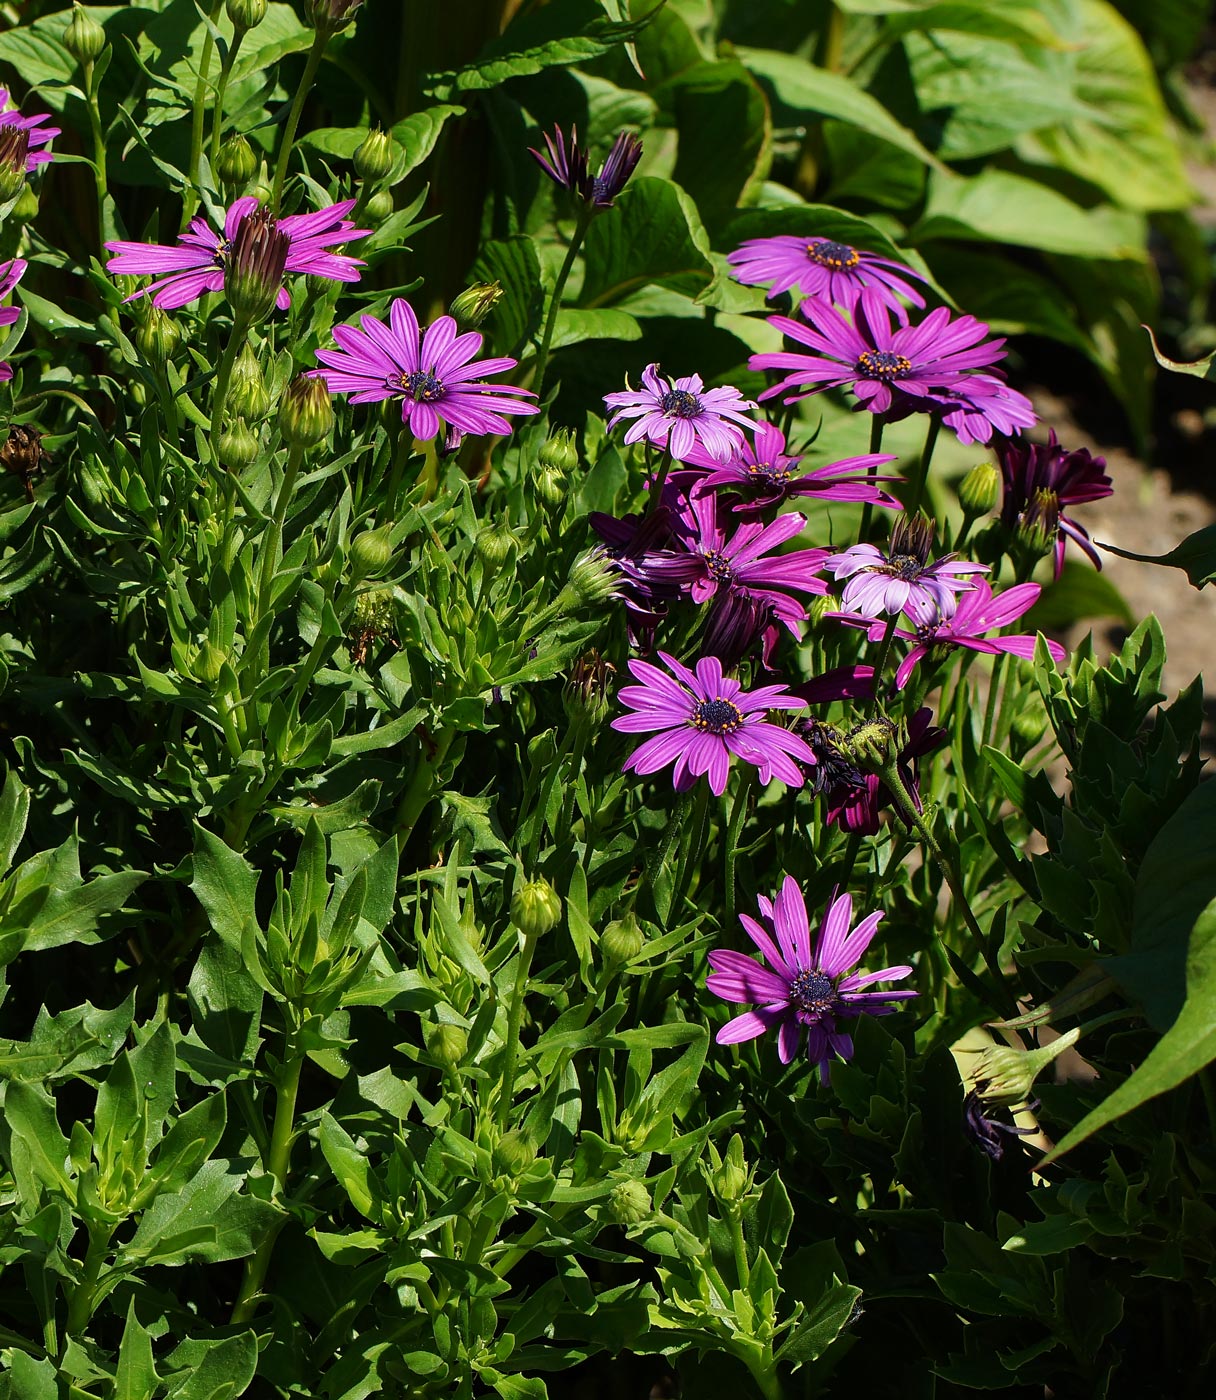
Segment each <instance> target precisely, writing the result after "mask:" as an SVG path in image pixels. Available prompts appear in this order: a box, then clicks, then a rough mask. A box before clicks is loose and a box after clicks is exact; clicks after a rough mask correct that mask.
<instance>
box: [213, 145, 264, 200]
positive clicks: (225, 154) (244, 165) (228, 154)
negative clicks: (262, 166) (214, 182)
mask: <svg viewBox="0 0 1216 1400" xmlns="http://www.w3.org/2000/svg"><path fill="white" fill-rule="evenodd" d="M258 164H259V162H258V157H257V152H256V151H255V150H254V149H253V147H252V146H251V145H250V144H249V142H248V141H247V140H246V139H245V138H244V137H243V136H242V135H241V134H240V132H233V134H232V135H231V136H229V137H228V139H227V140H226V141H225V142H224V144H223V145H222V146H221V147H220V149H219V153H218V154H217V155H216V158H215V173H216V176H217V177H218V179H219V182H220V184H221V185H223V186H224V188H225V189H226V190H240V189H244V188H245V186H246V185H247V184H248V183H249V182H250V180H252V179H253V177H254V176H255V175H256V174H257V173H258Z"/></svg>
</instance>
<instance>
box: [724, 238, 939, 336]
mask: <svg viewBox="0 0 1216 1400" xmlns="http://www.w3.org/2000/svg"><path fill="white" fill-rule="evenodd" d="M726 261H727V262H728V263H730V265H731V276H732V277H734V279H735V280H736V281H737V282H742V283H744V285H745V286H749V287H762V286H764V285H765V284H766V283H770V284H771V285H770V286H769V289H768V293H767V296H768V299H769V300H770V301H771V300H772V299H773V297H775V296H779V295H780V294H781V293H782V292H788V291H790V290H792V289H793V288H797V289H798V291H800V292H801V293H802V295H803V296H804V297H820V298H822V299H823V300H824V301H827V302H831V303H833V304H834V305H836V306H842V307H844V309H845V310H846V311H852V309H853V308H854V306H856V305H857V298H858V297H859V296H860V295H861V294H862V292H863V291H866V290H867V289H868V290H870V291H872V292H873V293H874V295H875V296H877V297H878V298H879V299H880V300H881V301H882V303H883V305H884V306H887V307H889V308H890V309H891V310H892V311H894V312H895V314H896V316H897V317H898V318H899V320H900V321H901V322H904V323H906V322H907V320H908V313H907V310H906V309H905V308H904V305H903V302H902V301H901V300H900V298H901V297H903V298H904V300H905V301H910V302H911V303H912V305H913V306H924V304H925V299H924V297H922V296H921V294H920V293H919V292H918V291H916V290H915V289H914V288H912V287H910V286H909V285H908V283H907V282H906V281H905V280H904V279H905V278H907V277H915V278H916V280H917V281H918V282H923V281H924V280H925V279H924V277H923V276H922V275H921V274H920V273H919V272H916V271H914V270H913V269H912V268H910V267H907V266H905V265H904V264H903V263H898V262H895V261H893V260H892V259H891V258H883V257H880V256H879V255H878V254H877V253H867V252H866V251H865V249H864V248H852V247H850V246H849V244H847V243H837V242H835V241H834V240H832V239H830V238H797V237H793V236H790V235H786V234H782V235H780V236H779V237H776V238H751V239H748V241H747V242H746V243H743V244H741V245H740V246H739V247H738V248H736V249H735V251H734V252H733V253H730V254H728V255H727V259H726Z"/></svg>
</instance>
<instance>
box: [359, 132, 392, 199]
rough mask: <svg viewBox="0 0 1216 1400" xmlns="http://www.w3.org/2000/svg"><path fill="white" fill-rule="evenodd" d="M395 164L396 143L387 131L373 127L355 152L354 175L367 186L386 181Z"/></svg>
mask: <svg viewBox="0 0 1216 1400" xmlns="http://www.w3.org/2000/svg"><path fill="white" fill-rule="evenodd" d="M396 163H397V150H396V143H395V142H394V140H393V138H392V137H391V136H390V135H389V134H388V132H387V131H381V130H380V128H379V127H378V126H375V127H373V128H372V129H371V130H370V131H369V132H368V133H367V135H366V136H365V137H364V138H363V141H362V142H361V144H360V146H359V149H358V150H357V151H356V152H355V174H356V175H358V177H359V179H360V180H366V181H367V182H368V184H369V185H378V184H379V183H380V182H381V181H382V180H387V179H388V177H389V176H390V175H391V174H392V173H393V166H394V165H395V164H396Z"/></svg>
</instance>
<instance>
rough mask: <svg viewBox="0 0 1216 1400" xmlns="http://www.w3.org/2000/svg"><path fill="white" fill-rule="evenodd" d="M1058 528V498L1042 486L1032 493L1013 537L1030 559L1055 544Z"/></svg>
mask: <svg viewBox="0 0 1216 1400" xmlns="http://www.w3.org/2000/svg"><path fill="white" fill-rule="evenodd" d="M1059 529H1060V498H1059V497H1058V496H1057V495H1056V493H1055V492H1054V491H1049V490H1047V489H1046V488H1042V489H1040V490H1038V491H1036V492H1035V493H1034V495H1033V496H1032V497H1031V498H1030V500H1029V502H1028V503H1027V505H1026V509H1025V510H1024V511H1023V512H1022V518H1021V520H1019V521H1018V524H1017V529H1016V530H1015V531H1014V535H1013V539H1014V543H1015V544H1016V545H1017V547H1018V548H1019V549H1020V550H1022V551H1023V552H1024V553H1025V554H1026V556H1027V557H1028V558H1030V559H1040V558H1042V556H1043V555H1044V554H1046V553H1047V551H1048V550H1049V549H1051V547H1052V545H1054V544H1055V540H1056V535H1057V534H1058V533H1059Z"/></svg>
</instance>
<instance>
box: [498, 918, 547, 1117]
mask: <svg viewBox="0 0 1216 1400" xmlns="http://www.w3.org/2000/svg"><path fill="white" fill-rule="evenodd" d="M537 937H538V935H536V934H528V935H526V936H525V938H524V941H523V946H522V947H521V948H520V950H519V962H518V963H517V965H516V968H515V986H514V987H513V988H512V989H511V1003H510V1005H509V1006H508V1007H507V1039H506V1044H505V1045H504V1047H503V1062H502V1080H501V1082H500V1084H499V1089H498V1112H497V1115H496V1116H497V1120H498V1126H499V1127H500V1128H505V1127H506V1126H507V1119H508V1118H509V1117H510V1115H511V1101H512V1097H513V1095H514V1093H515V1064H516V1061H517V1060H518V1059H519V1028H520V1025H521V1024H522V1022H523V1018H524V998H525V997H526V996H527V994H528V974H529V973H530V972H531V971H532V954H533V953H534V952H535V951H536V943H537Z"/></svg>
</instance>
